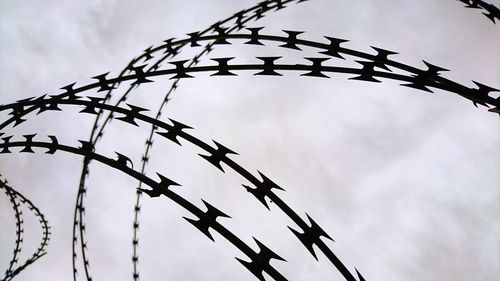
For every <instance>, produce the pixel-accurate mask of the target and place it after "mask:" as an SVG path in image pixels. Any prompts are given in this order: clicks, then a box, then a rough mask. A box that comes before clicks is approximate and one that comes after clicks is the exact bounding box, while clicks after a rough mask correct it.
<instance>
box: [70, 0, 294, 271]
mask: <svg viewBox="0 0 500 281" xmlns="http://www.w3.org/2000/svg"><path fill="white" fill-rule="evenodd" d="M292 1H293V0H285V1H264V2H261V3H260V4H258V5H256V6H254V7H251V8H249V9H246V10H242V11H240V12H238V13H236V14H235V15H234V16H232V17H229V18H227V19H225V20H222V21H219V22H217V23H215V24H213V25H212V26H211V27H210V28H207V29H205V30H204V31H201V32H195V33H196V34H199V35H203V34H204V33H206V32H208V31H210V30H212V29H215V30H217V28H218V26H219V25H220V24H223V23H225V22H228V21H231V20H233V19H236V20H237V22H236V27H242V26H243V24H244V23H245V22H247V21H249V20H251V19H253V18H255V17H257V15H258V16H259V17H258V18H261V17H263V16H264V13H265V12H267V10H268V9H266V10H264V8H263V6H264V7H267V4H265V3H271V2H272V3H276V6H274V7H271V8H275V7H278V8H279V7H284V6H283V4H285V3H288V2H292ZM299 2H300V1H299ZM253 10H256V11H259V10H262V11H261V12H260V13H257V15H255V16H252V17H249V18H248V19H247V20H241V17H243V16H244V15H245V14H246V13H248V12H251V11H253ZM193 34H194V33H193ZM164 42H166V43H167V44H166V46H168V43H169V40H168V39H167V40H165V41H164ZM182 47H183V45H180V46H178V47H177V48H176V49H168V52H166V53H167V55H165V56H163V57H162V58H160V59H159V60H158V61H157V62H156V63H155V64H154V65H153V66H152V67H151V68H150V69H148V70H147V71H146V72H149V71H150V70H152V69H156V68H157V66H158V65H159V64H160V63H161V62H162V61H163V60H165V59H166V58H168V57H169V56H170V55H171V56H172V57H174V56H175V55H176V54H178V52H179V51H180V49H181V48H182ZM205 51H206V52H207V53H208V52H209V51H210V49H205V50H204V51H203V52H202V53H201V54H198V55H197V56H196V57H195V58H199V57H200V56H201V55H203V53H205ZM145 55H146V57H145V60H146V61H147V60H149V59H151V58H152V57H150V56H149V54H148V53H147V51H145ZM140 59H142V57H141V56H139V58H137V59H133V60H132V61H131V62H130V63H129V65H128V66H127V67H126V68H125V69H123V70H122V72H121V73H120V75H119V76H122V75H123V74H125V73H126V72H127V71H128V70H130V67H131V66H133V65H134V64H135V62H137V61H139V60H140ZM193 61H194V60H193ZM105 76H106V74H104V76H102V75H101V76H96V77H101V78H105ZM173 85H175V87H176V86H177V81H176V82H174V84H173ZM115 86H116V85H115V84H113V85H112V86H111V87H109V89H108V92H107V94H106V97H105V102H106V101H108V100H110V98H111V96H112V91H113V89H114V88H115ZM134 86H135V85H132V86H131V87H129V89H127V91H126V92H125V94H124V95H123V96H122V97H121V98H120V99H119V101H118V103H117V104H120V103H121V102H124V101H125V100H126V99H127V96H128V95H129V93H130V91H131V90H132V89H133V88H134ZM137 86H139V84H137ZM172 89H174V86H172V88H171V90H172ZM170 92H171V91H169V92H168V94H167V97H165V98H164V102H163V103H166V102H168V95H169V94H170ZM163 103H162V105H163ZM159 111H161V109H160V110H159ZM159 114H161V113H159ZM100 116H101V112H99V114H98V115H97V116H96V119H95V121H94V125H93V127H92V131H91V134H90V138H89V141H91V142H92V143H94V144H95V143H96V142H97V141H98V140H99V139H100V138H101V137H102V136H103V134H104V128H105V126H106V124H107V123H108V122H109V121H111V118H112V115H108V116H107V117H106V119H105V120H104V122H103V124H102V125H101V126H100V128H99V129H98V122H99V118H100ZM96 132H97V134H96ZM148 143H149V142H148ZM151 143H152V142H151ZM146 150H147V151H149V149H148V148H146ZM146 153H147V152H146ZM145 157H148V156H145ZM83 162H84V163H83V168H82V174H81V177H80V183H79V188H78V194H77V200H76V204H75V217H74V224H73V241H74V243H76V239H77V238H76V225H77V223H78V226H79V229H80V238H81V239H80V245H81V251H82V258H83V263H84V268H85V275H86V277H87V280H88V279H90V269H89V261H88V259H87V258H86V254H85V249H86V244H87V243H86V241H85V234H84V233H85V232H84V231H83V228H84V227H85V226H84V220H85V219H84V210H85V208H84V201H83V200H84V195H85V193H86V191H87V187H86V185H85V179H86V177H88V175H89V169H90V168H89V160H87V159H84V161H83ZM143 165H144V163H143ZM144 168H145V167H144ZM139 187H140V183H139ZM140 196H141V194H140V191H138V192H137V195H136V204H135V206H134V212H135V214H134V222H133V230H134V233H133V239H132V245H133V246H132V247H133V255H132V263H133V275H132V276H133V279H134V280H138V279H139V273H138V270H137V263H138V262H139V257H138V251H137V247H138V245H139V241H138V235H137V231H138V229H139V221H138V218H139V211H140ZM77 210H78V218H77V216H76V213H77ZM74 246H75V244H73V261H74V262H73V272H74V274H73V278H74V280H76V279H77V278H76V272H77V271H76V264H75V261H76V251H75V248H74Z"/></svg>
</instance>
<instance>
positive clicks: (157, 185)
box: [0, 134, 287, 280]
mask: <svg viewBox="0 0 500 281" xmlns="http://www.w3.org/2000/svg"><path fill="white" fill-rule="evenodd" d="M13 137H14V136H9V137H4V138H2V140H3V143H1V144H0V149H2V150H1V151H0V154H5V153H12V151H11V150H10V149H12V148H16V147H17V148H22V150H20V151H19V152H20V153H35V150H33V148H45V149H47V151H46V152H45V153H46V154H50V155H52V154H55V153H56V152H58V151H63V152H68V153H71V154H76V155H81V156H83V157H89V158H92V159H93V160H96V161H98V162H100V163H102V164H105V165H106V166H109V167H111V168H114V169H116V170H119V171H121V172H124V173H125V174H127V175H129V176H131V177H133V178H135V179H137V180H140V181H141V182H143V183H144V184H146V185H148V186H149V187H151V188H152V189H151V190H143V191H144V192H146V193H148V194H149V195H150V196H151V197H160V196H161V195H164V196H165V197H167V198H168V199H169V200H170V201H172V202H174V203H176V204H177V205H178V206H180V207H182V208H183V209H185V210H186V211H188V212H190V213H191V214H192V215H194V216H195V217H196V219H190V218H186V217H184V219H185V220H186V221H187V222H189V223H191V224H192V225H193V226H194V227H195V228H197V229H198V230H199V231H200V232H202V233H203V234H204V235H206V236H207V237H208V238H209V239H210V240H212V241H213V242H215V240H214V238H213V237H212V235H211V234H210V232H209V229H210V228H211V229H213V230H215V231H216V232H218V233H219V234H220V235H221V236H222V237H224V238H225V239H226V240H227V241H228V242H230V243H231V244H232V245H234V246H235V247H236V248H238V249H239V250H240V251H241V252H242V253H243V254H245V255H246V256H247V257H248V258H250V260H251V261H250V262H247V261H243V260H241V259H239V258H237V260H238V261H239V262H240V263H242V264H243V265H244V266H245V267H246V268H247V269H248V270H249V271H250V272H251V273H253V274H254V275H255V276H256V277H258V278H259V279H261V280H263V277H262V272H266V273H267V274H269V275H270V276H271V277H272V278H274V279H275V280H287V279H286V278H285V277H284V276H283V275H282V274H281V273H279V272H278V271H277V270H276V269H275V268H274V267H273V266H271V265H270V263H269V262H270V260H271V259H277V260H282V261H285V260H284V259H283V258H281V257H280V256H279V255H277V254H276V253H274V252H273V251H272V250H270V249H269V248H268V247H266V246H265V245H264V244H262V243H261V242H260V241H258V240H257V239H255V238H254V240H255V242H256V244H257V246H258V248H259V252H256V251H254V250H253V249H252V248H251V247H250V246H249V245H247V244H246V243H245V242H243V241H242V240H241V239H240V238H239V237H237V236H236V235H235V234H233V233H232V232H231V231H229V230H228V229H227V228H226V227H224V226H223V225H222V224H220V223H219V222H218V221H217V218H218V217H226V218H230V217H229V216H228V215H226V214H225V213H223V212H222V211H220V210H218V209H217V208H215V207H214V206H212V205H211V204H209V203H207V202H206V201H204V200H202V202H203V204H204V205H205V207H206V208H207V211H205V212H204V211H202V210H201V209H200V208H198V207H197V206H195V205H194V204H193V203H191V202H189V201H188V200H186V199H184V198H183V197H182V196H180V195H178V194H177V193H175V192H174V191H172V190H171V189H170V187H171V186H179V184H178V183H176V182H174V181H172V180H170V179H169V178H167V177H165V176H163V175H162V174H160V173H157V175H158V177H159V179H160V181H159V182H156V181H154V180H153V179H151V178H149V177H147V176H146V175H143V174H141V173H140V172H138V171H135V170H134V169H133V168H132V167H129V163H131V161H130V159H129V158H128V157H127V156H125V155H123V154H121V153H118V152H115V153H116V155H117V158H116V159H113V158H109V157H106V156H104V155H101V154H99V153H96V152H95V149H94V147H93V146H92V144H91V143H90V142H88V141H82V140H79V142H80V144H81V146H80V147H73V146H69V145H64V144H61V143H60V142H59V141H58V139H57V137H56V136H53V135H49V136H48V137H49V139H50V142H45V141H39V140H35V137H36V134H30V135H23V138H24V140H21V141H12V140H11V139H12V138H13ZM130 166H132V165H130Z"/></svg>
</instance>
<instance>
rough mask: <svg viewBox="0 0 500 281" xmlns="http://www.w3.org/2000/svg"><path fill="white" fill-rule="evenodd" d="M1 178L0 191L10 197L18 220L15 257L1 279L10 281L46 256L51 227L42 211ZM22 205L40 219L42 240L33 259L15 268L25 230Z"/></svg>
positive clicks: (32, 256)
mask: <svg viewBox="0 0 500 281" xmlns="http://www.w3.org/2000/svg"><path fill="white" fill-rule="evenodd" d="M1 177H2V175H1V174H0V189H3V190H4V192H5V193H6V194H7V196H9V199H10V201H11V203H12V207H13V209H14V215H15V218H16V243H15V244H16V246H15V249H14V257H13V259H12V260H11V262H10V263H9V268H8V269H7V271H6V272H5V276H4V278H2V279H1V280H2V281H8V280H12V279H13V278H14V277H15V276H16V275H17V274H19V273H20V272H21V271H22V270H24V269H25V268H27V267H28V266H29V265H31V264H32V263H34V262H35V261H36V260H38V259H39V258H41V257H42V256H44V255H45V254H46V252H45V249H46V248H47V245H48V243H49V240H50V226H49V224H48V222H47V220H46V219H45V216H44V215H43V214H42V213H41V212H40V210H39V209H38V208H37V207H36V206H35V205H34V204H33V203H32V202H31V201H30V200H29V199H27V198H26V197H24V195H22V194H21V193H19V192H18V191H16V190H15V189H13V188H12V187H10V186H9V185H8V184H7V181H6V180H2V179H1ZM21 203H22V204H23V205H27V207H28V209H29V210H30V211H31V212H32V213H33V214H34V215H35V217H37V218H38V222H39V224H40V227H41V228H42V239H41V241H40V244H39V246H38V248H37V250H36V251H35V252H34V253H33V254H32V255H31V257H29V258H28V259H27V260H26V261H25V262H24V263H23V264H21V265H18V266H17V267H15V268H14V266H15V264H19V254H20V253H21V245H22V243H23V233H24V229H23V227H22V225H23V219H22V211H21V210H20V204H21Z"/></svg>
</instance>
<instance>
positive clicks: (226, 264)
mask: <svg viewBox="0 0 500 281" xmlns="http://www.w3.org/2000/svg"><path fill="white" fill-rule="evenodd" d="M255 3H256V2H255V1H230V0H217V1H195V0H183V1H159V0H158V1H156V0H147V1H140V2H139V1H102V0H92V1H76V0H71V1H64V2H61V1H55V0H49V1H13V0H0V40H1V41H0V99H1V100H0V103H2V104H4V103H11V102H14V101H15V100H19V99H22V98H26V97H30V96H37V95H43V94H46V93H48V94H56V93H60V90H58V89H59V88H60V87H62V86H65V85H67V84H70V83H73V82H76V81H78V84H80V85H83V84H85V83H89V82H90V81H91V79H90V77H93V76H96V75H98V74H101V73H105V72H108V71H111V74H110V75H116V74H117V73H119V71H120V70H121V69H122V68H123V67H125V66H126V64H127V63H128V62H129V61H130V59H131V58H133V57H136V56H138V55H139V54H140V53H141V52H142V50H144V49H145V48H147V47H148V46H151V45H158V44H160V43H161V41H163V40H165V39H167V38H173V37H175V38H184V37H185V34H186V33H189V32H193V31H197V30H202V29H205V28H206V27H208V26H210V25H211V24H212V23H214V22H217V21H218V20H220V19H223V18H226V17H229V16H230V15H232V14H234V13H235V12H237V11H239V10H242V9H245V8H248V7H251V6H253V5H254V4H255ZM493 3H495V4H496V5H497V6H500V1H495V2H493ZM249 26H252V27H264V26H265V27H266V28H265V29H264V30H263V31H262V32H263V33H268V34H277V35H284V33H282V32H281V30H299V31H305V33H304V34H302V35H301V38H307V39H310V40H315V41H320V42H326V41H325V39H324V38H323V37H322V36H325V35H326V36H331V37H338V38H343V39H348V40H350V42H348V43H346V44H345V46H346V47H349V48H352V49H356V50H359V51H363V52H367V53H373V50H372V49H370V46H376V47H380V48H385V49H389V50H392V51H396V52H398V53H399V54H398V55H395V56H393V59H394V60H396V61H399V62H402V63H405V64H409V65H412V66H415V67H419V68H422V69H424V68H425V66H424V64H423V63H422V59H424V60H426V61H428V62H430V63H433V64H436V65H439V66H442V67H444V68H446V69H449V70H450V71H449V72H446V73H444V74H443V76H444V77H446V78H449V79H451V80H453V81H455V82H458V83H461V84H463V85H467V86H471V87H472V86H473V84H472V82H471V81H472V80H474V81H478V82H481V83H483V84H486V85H490V86H492V87H496V88H499V87H500V79H499V77H500V56H499V55H498V49H499V48H500V31H499V29H498V24H497V25H494V24H493V23H492V22H491V21H489V20H488V19H487V18H486V17H484V16H483V15H481V13H480V11H478V10H471V9H465V8H463V7H462V5H461V4H460V3H458V2H457V1H454V0H446V1H432V0H420V1H397V0H378V1H366V0H350V1H332V0H311V1H308V2H304V3H301V4H297V5H296V4H290V5H288V7H287V8H286V9H284V10H281V11H279V12H275V13H272V14H270V15H267V16H266V17H265V18H263V19H261V20H259V21H257V22H253V21H252V22H251V23H250V24H249ZM197 52H199V49H190V48H186V49H185V52H183V53H181V54H180V55H179V57H177V58H176V59H177V60H180V59H189V58H191V57H192V56H193V55H194V54H196V53H197ZM228 56H231V57H235V59H234V60H233V61H235V62H237V63H257V60H256V59H255V57H257V56H283V58H282V59H281V60H280V61H282V62H283V63H291V64H295V63H305V62H306V61H305V60H304V59H303V57H318V56H322V55H319V54H318V53H317V50H315V49H312V48H304V49H303V51H296V50H289V49H284V48H280V47H278V44H276V43H269V44H266V46H260V47H259V46H248V45H243V44H241V42H235V43H234V44H233V45H228V46H217V48H216V49H215V51H214V52H213V53H211V54H209V55H208V56H206V57H205V60H203V61H202V62H206V63H207V64H212V63H211V62H210V61H209V60H208V58H213V57H228ZM346 59H347V60H346V61H341V60H338V59H331V60H329V61H328V64H330V65H336V64H339V65H345V66H355V65H356V64H355V63H353V62H352V61H353V60H354V59H355V58H352V57H348V56H346ZM238 74H239V76H236V77H210V76H209V74H208V73H199V74H196V75H195V76H196V79H185V80H181V82H180V86H179V89H178V90H177V91H176V92H174V94H173V95H172V101H171V102H170V103H169V104H168V106H167V108H166V110H165V111H164V114H163V118H164V119H165V120H166V118H167V117H168V118H173V119H176V120H178V121H180V122H182V123H185V124H188V125H190V126H192V127H193V128H195V129H194V130H192V134H193V135H195V136H196V137H198V138H200V139H202V140H204V141H205V142H207V143H209V142H210V140H212V139H213V140H216V141H218V142H220V143H222V144H224V145H225V146H227V147H229V148H231V149H232V150H234V151H237V152H238V153H239V155H234V156H231V159H233V160H235V161H237V162H238V163H240V164H241V165H242V166H243V167H245V168H246V169H247V170H249V171H250V172H252V173H254V174H255V175H257V170H259V171H261V172H262V173H264V174H266V175H267V176H268V177H269V178H271V179H272V180H273V181H275V182H276V183H278V184H279V185H280V186H282V187H283V188H284V189H286V192H278V194H279V195H280V196H281V198H282V199H283V200H284V201H285V202H287V203H288V204H289V205H290V206H291V207H292V208H293V209H294V210H295V211H296V212H297V213H298V214H299V215H301V216H302V218H304V219H305V218H306V216H305V213H306V212H307V214H309V215H310V216H311V217H312V218H313V219H314V220H315V221H316V222H317V223H318V224H319V225H321V226H322V227H323V228H324V229H325V230H326V231H327V232H328V233H329V234H330V236H332V238H334V239H335V242H327V243H328V245H329V246H330V248H331V249H332V250H333V252H334V253H336V254H337V256H338V257H339V258H340V259H341V260H342V261H343V262H344V264H345V265H346V266H347V267H348V268H349V269H350V270H351V271H352V272H354V268H355V267H356V268H358V269H359V271H360V272H362V273H363V275H364V277H365V278H366V280H493V279H496V278H498V276H500V266H499V265H500V252H499V249H500V238H499V237H500V224H499V221H500V215H499V214H500V207H499V206H500V204H499V203H500V189H499V187H500V122H499V121H500V119H499V118H498V116H495V115H494V114H492V113H489V112H487V110H485V109H484V108H479V109H477V108H475V107H474V106H473V105H472V103H471V102H469V101H468V100H465V99H463V98H461V97H460V96H458V95H456V94H453V93H448V92H444V91H439V90H436V91H435V93H426V92H422V91H418V90H415V89H412V88H406V87H401V86H399V84H400V83H398V82H397V81H396V82H395V81H388V80H383V81H382V83H378V84H375V83H368V82H362V81H356V80H348V78H349V77H350V76H349V75H344V74H331V75H330V76H331V79H321V78H314V77H303V76H299V75H298V73H293V72H286V73H284V74H285V75H284V76H283V77H262V76H253V75H252V73H251V72H241V73H238ZM171 82H172V81H171V80H169V79H168V77H158V78H155V83H149V84H147V85H143V86H141V87H140V88H139V89H137V90H135V91H134V92H133V94H132V95H131V98H130V99H129V102H130V103H131V104H136V105H139V106H142V107H146V108H149V109H151V112H150V113H148V114H149V115H151V116H154V113H155V112H156V110H157V108H158V106H159V102H160V101H161V100H162V98H163V96H164V94H165V93H166V92H167V90H168V89H169V86H170V84H171ZM126 86H127V85H125V84H122V85H121V87H120V88H119V89H118V92H117V93H122V92H123V91H124V90H125V89H126V88H127V87H126ZM87 94H88V95H91V96H96V95H98V94H97V93H96V92H95V91H93V92H91V91H89V92H88V93H87ZM80 109H81V108H76V107H71V106H68V107H64V110H63V112H47V113H44V114H40V115H30V117H31V119H30V120H29V121H27V122H25V123H23V124H21V125H19V126H17V127H15V128H12V127H8V128H6V129H5V130H4V131H3V132H5V133H6V134H14V135H16V136H21V135H23V134H28V133H35V132H36V133H38V136H40V138H43V137H44V136H46V135H56V136H58V139H59V141H60V142H61V143H65V144H69V145H74V146H77V145H78V141H77V140H79V139H87V138H88V136H89V133H90V129H91V125H92V123H93V116H91V115H84V114H80V113H78V111H79V110H80ZM0 116H1V117H0V118H1V120H5V119H6V118H7V115H6V114H5V113H1V114H0ZM148 132H149V127H148V126H146V125H145V124H141V126H140V127H132V126H129V125H127V124H125V123H123V122H117V121H113V122H112V123H111V125H110V126H108V127H107V129H106V134H105V137H104V139H103V141H102V142H101V143H100V144H99V145H98V146H97V151H98V152H99V153H101V154H104V155H107V156H109V157H113V156H114V151H118V152H120V153H122V154H125V155H127V156H129V157H130V158H131V159H132V161H133V163H134V167H135V168H138V167H139V166H140V158H141V155H142V153H143V149H144V141H145V140H146V137H147V134H148ZM13 151H14V150H13ZM16 151H17V150H16ZM37 152H38V153H36V154H19V153H12V154H10V155H1V157H0V173H1V174H2V176H3V177H4V178H7V179H8V180H9V183H10V185H11V186H13V187H14V188H16V189H17V190H18V191H20V192H21V193H23V194H24V195H25V196H27V197H28V198H30V199H31V200H32V202H34V203H35V205H37V206H38V207H39V208H40V210H41V211H42V212H43V213H44V214H45V216H46V218H47V219H48V220H49V223H50V224H51V226H52V237H51V241H50V244H49V247H48V254H47V255H46V256H45V257H43V258H42V259H40V260H39V261H37V262H36V263H35V264H34V265H32V266H31V267H29V268H28V269H27V270H25V271H24V272H23V273H21V274H20V275H19V276H18V279H19V280H46V279H50V280H70V279H71V276H72V267H71V255H72V253H71V240H72V237H71V231H72V218H73V206H74V202H75V199H76V194H77V188H78V181H79V175H80V172H81V167H82V163H81V157H79V156H75V155H69V154H66V153H63V152H58V153H56V154H55V155H53V156H48V155H44V154H43V152H44V150H37ZM201 152H202V151H200V149H198V148H196V147H194V146H192V145H189V144H187V143H183V146H182V147H179V146H177V145H175V144H173V143H171V142H168V141H164V140H162V139H160V138H157V139H156V141H155V145H154V150H153V156H152V158H151V162H150V165H149V166H148V167H149V168H148V173H147V174H148V176H150V177H152V178H153V179H155V180H157V178H156V175H155V172H160V173H162V174H163V175H165V176H168V177H169V178H171V179H173V180H175V181H176V182H178V183H180V184H182V187H178V188H175V189H174V190H175V191H176V192H178V194H180V195H182V196H183V197H185V198H186V199H188V200H190V201H191V202H193V203H194V204H196V205H197V206H199V207H200V208H202V209H204V206H203V204H202V202H201V199H204V200H205V201H207V202H209V203H210V204H212V205H214V206H216V207H217V208H219V209H221V210H222V211H224V212H225V213H227V214H228V215H230V216H231V217H232V219H220V220H219V221H220V222H221V223H222V224H223V225H224V226H226V227H227V228H228V229H230V230H231V231H233V232H234V233H235V234H237V235H238V236H239V237H240V238H241V239H242V240H243V241H245V242H246V243H247V244H248V245H250V246H251V247H252V248H254V249H256V250H257V246H256V245H255V244H254V242H253V239H252V237H255V238H257V239H259V240H260V241H261V242H263V243H264V244H265V245H267V246H269V247H270V248H271V249H272V250H273V251H275V252H276V253H278V254H279V255H280V256H282V257H284V258H285V259H286V260H287V262H279V261H273V262H272V263H271V264H272V265H273V266H275V268H277V269H278V270H279V271H280V272H282V273H283V275H285V276H286V277H287V278H288V279H290V280H343V279H342V277H341V276H340V274H339V273H338V272H337V271H336V269H335V268H334V267H333V266H331V264H329V263H328V260H327V259H326V257H325V256H323V255H322V254H319V262H316V261H315V260H314V259H313V258H312V256H311V255H310V254H309V253H308V251H307V250H306V249H305V248H304V247H302V245H301V244H300V242H299V241H298V240H297V239H296V238H295V237H293V235H292V234H291V233H290V231H289V230H288V229H287V226H295V225H294V223H293V222H292V221H291V220H289V219H288V218H286V217H285V216H284V215H283V214H282V213H280V212H279V210H278V209H277V208H275V207H274V206H271V212H269V211H267V210H266V209H265V208H263V207H262V205H261V204H260V203H259V202H258V201H257V200H255V198H254V197H251V196H249V194H248V193H247V192H246V191H245V190H244V189H243V188H242V187H241V184H247V182H246V181H245V179H243V178H241V177H240V176H238V175H237V174H236V173H234V172H232V171H230V170H229V169H226V173H225V174H223V173H221V172H220V171H219V170H217V169H215V168H214V167H213V166H211V165H210V164H209V163H208V162H206V161H204V160H203V159H201V158H200V157H199V156H197V155H196V154H198V153H201ZM90 176H91V177H90V180H89V191H88V196H87V197H86V199H85V201H86V209H87V215H86V220H87V240H88V241H89V242H88V254H89V257H90V267H91V272H92V277H93V280H112V278H114V279H116V280H126V279H131V276H132V263H131V255H132V252H131V248H132V247H131V240H132V221H133V206H134V201H135V188H136V187H137V182H136V181H134V180H132V179H130V178H129V177H128V176H126V175H124V174H122V173H120V172H118V171H115V170H113V169H110V168H108V167H106V166H104V165H102V164H98V163H93V164H92V165H91V173H90ZM0 202H1V203H0V204H1V205H0V210H1V212H0V223H1V224H2V228H1V229H2V230H1V231H0V232H1V235H0V270H1V271H2V272H3V271H4V269H5V268H6V267H7V265H8V262H9V260H10V258H11V252H12V249H13V246H14V244H13V241H14V239H15V235H14V234H15V229H14V222H15V221H14V216H13V211H12V210H11V208H10V204H9V201H8V200H7V198H6V196H1V197H0ZM142 206H143V209H142V212H141V228H140V246H141V247H140V266H141V267H140V273H141V280H159V279H160V278H161V279H162V280H255V278H254V277H253V275H251V273H250V272H248V271H247V270H246V269H245V268H244V267H242V266H241V265H240V264H239V263H238V262H237V261H236V260H235V259H234V257H239V258H243V259H245V256H244V255H243V254H242V253H240V252H239V251H238V250H237V249H235V248H234V247H233V246H231V244H229V243H228V242H227V241H225V240H224V238H223V237H222V236H220V235H218V234H216V233H214V238H215V240H216V243H213V242H211V241H210V240H209V239H207V238H206V237H205V236H204V235H203V234H201V233H200V232H199V231H198V230H196V229H195V228H194V227H192V226H191V225H190V224H188V223H186V221H185V220H184V219H182V217H191V218H192V216H191V215H190V214H189V213H188V212H187V211H184V210H183V209H181V208H180V207H179V206H177V205H175V204H173V203H172V202H170V201H168V200H167V199H165V198H163V197H162V198H157V199H150V198H143V202H142ZM24 215H25V222H26V223H25V228H26V229H25V232H26V233H25V244H24V246H23V254H22V255H21V257H22V259H23V258H26V257H28V256H29V255H30V253H31V252H32V251H34V250H35V249H36V247H37V243H38V241H39V239H40V230H39V228H38V224H37V222H36V221H35V220H34V219H33V218H32V217H31V216H30V213H29V211H28V210H24ZM78 261H81V255H80V254H79V256H78ZM79 271H80V274H79V277H80V279H81V280H84V275H83V272H82V271H81V266H79Z"/></svg>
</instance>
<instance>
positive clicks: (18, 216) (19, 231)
mask: <svg viewBox="0 0 500 281" xmlns="http://www.w3.org/2000/svg"><path fill="white" fill-rule="evenodd" d="M5 186H7V182H4V181H2V180H0V188H1V189H3V191H4V192H5V194H6V195H7V196H8V197H9V201H10V203H11V205H12V209H13V210H14V218H15V220H16V243H15V247H14V252H13V256H12V259H11V260H10V262H9V267H8V268H7V269H6V270H5V274H4V278H2V281H7V280H10V279H12V277H14V275H13V270H12V269H13V268H14V265H15V264H16V263H17V262H18V258H19V254H20V253H21V249H22V244H23V233H24V228H23V224H24V221H23V218H22V217H23V212H22V210H21V206H20V203H19V202H18V201H17V198H16V195H15V194H14V193H13V192H12V191H11V189H10V188H8V187H5Z"/></svg>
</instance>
